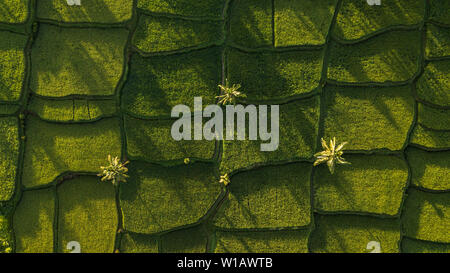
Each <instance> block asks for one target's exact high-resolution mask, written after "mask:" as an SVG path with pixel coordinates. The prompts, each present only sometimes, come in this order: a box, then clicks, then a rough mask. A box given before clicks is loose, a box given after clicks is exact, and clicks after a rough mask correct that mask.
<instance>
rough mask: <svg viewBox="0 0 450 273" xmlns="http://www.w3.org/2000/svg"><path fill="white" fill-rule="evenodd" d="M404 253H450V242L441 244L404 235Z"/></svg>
mask: <svg viewBox="0 0 450 273" xmlns="http://www.w3.org/2000/svg"><path fill="white" fill-rule="evenodd" d="M402 253H450V244H439V243H433V242H427V241H420V240H414V239H410V238H407V237H403V239H402Z"/></svg>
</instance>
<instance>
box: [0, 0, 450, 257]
mask: <svg viewBox="0 0 450 273" xmlns="http://www.w3.org/2000/svg"><path fill="white" fill-rule="evenodd" d="M449 14H450V1H448V0H445V1H444V0H415V1H410V0H397V1H382V5H381V6H369V5H368V4H367V3H366V1H364V0H358V1H357V0H321V1H315V0H295V1H294V0H258V1H256V0H204V1H192V0H91V1H86V0H81V6H69V5H68V4H67V1H66V0H46V1H35V0H4V1H1V3H0V252H43V253H47V252H70V251H71V250H69V249H67V244H68V243H69V242H71V241H77V242H79V243H80V246H81V252H109V253H112V252H127V253H128V252H131V253H132V252H162V253H163V252H198V253H200V252H296V253H303V252H370V251H371V250H370V249H369V250H368V249H367V244H368V243H369V242H371V241H375V242H378V243H379V244H380V251H381V252H386V253H387V252H389V253H398V252H450V160H449V159H450V77H449V76H450V19H449V18H450V17H449V16H448V15H449ZM226 78H227V79H229V80H230V82H232V83H240V84H241V85H242V91H243V92H244V93H245V94H246V98H245V99H241V100H239V101H238V102H240V103H243V104H280V146H279V149H278V150H276V151H274V152H261V151H260V149H259V147H260V142H258V141H229V140H225V141H207V140H203V141H175V140H173V139H172V138H171V135H170V128H171V125H172V123H173V122H174V120H173V119H171V118H170V111H171V109H172V107H173V106H175V105H177V104H186V105H188V106H190V107H192V106H193V98H194V97H195V96H201V97H202V98H203V104H204V105H207V104H214V103H217V99H216V96H217V95H219V94H220V89H219V88H218V84H221V83H223V82H224V81H225V79H226ZM321 137H324V138H326V139H329V138H331V137H336V138H337V139H338V140H339V141H348V142H349V144H348V145H347V146H346V150H345V155H344V157H345V158H346V159H347V160H348V161H350V162H351V163H352V164H351V165H339V166H338V167H337V168H336V172H335V173H334V174H333V175H331V174H330V172H329V171H328V169H327V168H326V166H325V165H320V166H317V167H313V162H314V157H313V155H314V153H316V152H318V151H320V150H321V147H320V138H321ZM108 154H111V155H113V156H120V157H121V158H122V159H123V160H125V159H128V160H130V164H129V165H128V167H129V173H128V174H129V176H130V177H129V179H128V181H127V183H122V184H120V186H119V187H114V186H113V185H112V184H111V183H106V182H100V178H99V177H97V176H96V174H97V173H98V172H99V167H100V166H104V165H105V164H106V163H107V161H106V160H107V156H108ZM185 158H189V159H190V162H189V164H185V163H184V159H185ZM225 173H228V174H229V176H230V177H231V183H230V184H229V185H228V186H227V187H226V188H225V187H224V186H223V185H222V184H220V183H219V177H220V175H222V174H225Z"/></svg>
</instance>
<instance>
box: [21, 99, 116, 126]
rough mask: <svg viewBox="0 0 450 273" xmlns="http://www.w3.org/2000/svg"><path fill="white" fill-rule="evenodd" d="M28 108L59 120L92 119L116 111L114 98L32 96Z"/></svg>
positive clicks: (42, 115) (53, 119)
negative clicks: (70, 98)
mask: <svg viewBox="0 0 450 273" xmlns="http://www.w3.org/2000/svg"><path fill="white" fill-rule="evenodd" d="M28 110H29V111H31V112H33V113H35V114H37V115H38V116H39V117H40V118H41V119H44V120H48V121H58V122H79V121H92V120H97V119H100V118H102V117H109V116H112V115H113V114H114V113H115V112H116V102H115V101H113V100H88V99H72V100H46V99H44V98H40V97H36V96H34V97H32V99H31V101H30V102H29V105H28Z"/></svg>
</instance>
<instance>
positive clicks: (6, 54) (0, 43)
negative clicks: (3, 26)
mask: <svg viewBox="0 0 450 273" xmlns="http://www.w3.org/2000/svg"><path fill="white" fill-rule="evenodd" d="M0 12H1V9H0ZM26 43H27V36H24V35H20V34H15V33H12V32H9V31H0V101H17V100H19V99H20V97H21V94H22V89H23V85H24V80H25V53H24V50H25V46H26Z"/></svg>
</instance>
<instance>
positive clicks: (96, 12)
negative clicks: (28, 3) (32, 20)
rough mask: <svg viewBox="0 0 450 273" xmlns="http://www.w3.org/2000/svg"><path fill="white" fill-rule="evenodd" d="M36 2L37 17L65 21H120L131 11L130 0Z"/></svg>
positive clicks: (126, 18)
mask: <svg viewBox="0 0 450 273" xmlns="http://www.w3.org/2000/svg"><path fill="white" fill-rule="evenodd" d="M36 2H37V17H39V18H41V19H51V20H55V21H58V22H66V23H106V24H111V23H120V22H124V21H127V20H130V19H131V16H132V13H133V12H132V8H133V1H130V0H84V1H83V0H81V6H69V5H68V4H67V1H66V0H45V1H36Z"/></svg>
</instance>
